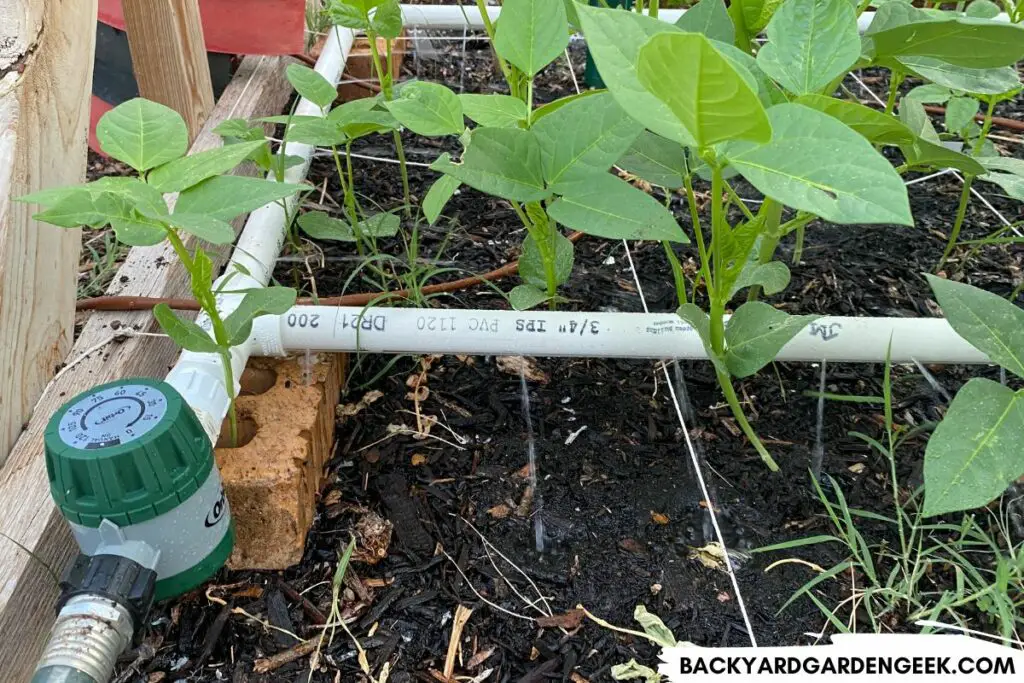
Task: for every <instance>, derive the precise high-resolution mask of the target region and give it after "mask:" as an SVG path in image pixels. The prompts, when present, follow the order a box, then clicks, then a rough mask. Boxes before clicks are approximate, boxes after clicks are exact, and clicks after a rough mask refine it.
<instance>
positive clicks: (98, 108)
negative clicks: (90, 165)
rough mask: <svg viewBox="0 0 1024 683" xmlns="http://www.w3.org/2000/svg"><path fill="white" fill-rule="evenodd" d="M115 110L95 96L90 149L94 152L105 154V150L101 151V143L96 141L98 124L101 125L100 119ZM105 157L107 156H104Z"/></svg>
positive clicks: (93, 99)
mask: <svg viewBox="0 0 1024 683" xmlns="http://www.w3.org/2000/svg"><path fill="white" fill-rule="evenodd" d="M113 108H114V107H112V106H111V105H109V104H107V103H106V102H104V101H103V100H101V99H100V98H98V97H96V96H95V95H93V96H92V109H91V111H90V112H89V149H91V150H92V151H94V152H99V153H100V154H103V150H101V149H100V142H99V140H97V139H96V124H97V123H99V121H100V118H101V117H102V116H103V115H104V114H106V113H107V112H108V111H110V110H111V109H113ZM104 156H106V155H105V154H104Z"/></svg>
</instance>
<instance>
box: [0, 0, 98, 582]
mask: <svg viewBox="0 0 1024 683" xmlns="http://www.w3.org/2000/svg"><path fill="white" fill-rule="evenodd" d="M95 41H96V0H74V2H47V1H46V0H0V368H2V371H0V465H2V464H3V462H4V461H5V460H6V459H7V454H8V453H9V452H10V449H11V446H12V445H13V444H14V442H15V440H16V439H17V438H18V434H20V433H21V430H22V425H23V424H24V423H25V422H26V420H27V419H28V418H29V415H30V414H31V412H32V408H33V406H34V405H35V403H36V400H37V399H38V398H39V396H40V394H41V393H42V390H43V388H44V387H45V386H46V383H47V382H48V381H49V380H50V378H51V377H52V376H53V373H54V371H55V369H56V367H57V366H58V365H59V364H60V363H61V362H62V361H63V360H64V358H65V356H66V354H67V352H68V350H69V349H70V348H71V342H72V336H73V326H74V316H75V289H76V283H77V275H78V253H79V248H80V241H81V238H80V235H79V232H78V231H77V230H63V229H60V228H55V227H53V226H49V225H43V224H40V223H37V222H36V221H33V220H32V214H33V213H34V212H35V210H36V209H37V207H34V206H28V205H25V204H21V203H18V202H14V201H12V200H13V199H14V198H15V197H18V196H21V195H24V194H27V193H29V192H34V191H36V190H40V189H43V188H48V187H55V186H61V185H69V184H74V183H78V182H82V180H83V179H84V175H85V161H86V133H87V131H88V126H89V101H90V93H91V90H92V64H93V49H94V47H95ZM0 590H2V587H0Z"/></svg>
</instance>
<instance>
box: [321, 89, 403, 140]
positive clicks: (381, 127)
mask: <svg viewBox="0 0 1024 683" xmlns="http://www.w3.org/2000/svg"><path fill="white" fill-rule="evenodd" d="M407 85H412V83H408V84H407ZM404 89H405V88H402V90H404ZM398 92H401V91H398ZM327 120H328V121H331V122H333V123H336V124H337V125H338V126H340V128H341V131H342V132H343V133H344V134H345V135H346V136H348V137H349V138H350V139H352V140H355V139H356V138H361V137H363V136H365V135H370V134H371V133H383V132H387V131H390V130H395V129H397V128H398V121H397V120H396V119H395V117H394V116H393V115H392V114H391V112H389V111H387V110H386V109H379V108H377V100H373V99H368V98H365V99H359V100H352V101H351V102H345V103H344V104H342V105H340V106H338V107H335V108H334V109H333V110H331V113H330V114H328V115H327Z"/></svg>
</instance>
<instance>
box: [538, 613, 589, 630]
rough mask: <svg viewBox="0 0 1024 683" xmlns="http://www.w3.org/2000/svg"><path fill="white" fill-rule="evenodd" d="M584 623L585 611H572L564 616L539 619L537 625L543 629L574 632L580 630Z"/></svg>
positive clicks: (556, 615) (563, 614) (555, 615)
mask: <svg viewBox="0 0 1024 683" xmlns="http://www.w3.org/2000/svg"><path fill="white" fill-rule="evenodd" d="M582 622H583V610H581V609H571V610H569V611H568V612H564V613H562V614H553V615H551V616H550V617H537V625H538V626H540V627H541V628H564V629H565V630H566V631H572V630H573V629H575V628H578V627H579V625H580V624H581V623H582Z"/></svg>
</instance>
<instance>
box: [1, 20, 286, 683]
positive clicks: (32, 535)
mask: <svg viewBox="0 0 1024 683" xmlns="http://www.w3.org/2000/svg"><path fill="white" fill-rule="evenodd" d="M78 1H80V0H76V2H78ZM47 4H48V5H49V6H54V7H57V6H64V5H69V4H73V3H56V2H48V3H47ZM287 61H288V60H287V58H282V57H247V58H246V59H245V60H243V61H242V64H241V66H240V67H239V70H238V72H237V74H236V75H235V78H234V79H233V80H232V82H231V84H230V85H229V86H228V88H227V90H225V91H224V95H223V96H222V97H221V100H220V102H218V103H217V106H216V108H215V109H214V111H213V113H212V114H211V116H210V118H209V120H208V121H207V124H206V126H205V127H204V129H203V131H202V132H201V133H200V135H199V137H198V138H197V139H196V141H195V143H194V144H193V145H192V151H194V152H196V151H201V150H204V149H210V148H213V147H216V146H218V145H220V138H219V137H218V136H216V135H215V134H214V133H213V132H212V129H213V128H214V127H215V126H216V125H217V124H218V123H219V122H220V121H223V120H224V119H227V118H233V117H245V118H252V117H258V116H267V115H271V114H279V113H280V112H281V110H282V109H283V108H284V106H285V104H286V103H287V101H288V98H289V96H290V95H291V87H290V86H289V85H288V83H287V81H286V80H285V78H284V67H285V64H286V63H287ZM89 63H91V60H90V61H89ZM79 135H81V136H82V139H83V141H84V137H85V122H84V121H83V123H82V126H81V127H80V129H79ZM240 223H241V221H236V227H238V225H240ZM229 249H230V247H224V248H222V249H220V250H219V252H217V253H216V254H211V256H216V260H215V263H216V265H218V267H219V266H220V265H223V263H224V261H225V260H226V258H227V256H228V250H229ZM113 282H114V284H113V285H112V286H111V287H110V288H109V290H108V293H109V294H126V295H141V296H164V297H179V296H185V295H187V293H188V292H189V287H188V285H187V281H186V274H185V272H184V269H183V268H182V267H181V265H180V264H179V263H178V260H177V259H176V258H175V256H174V254H173V252H172V250H171V248H170V247H169V246H166V243H165V244H163V245H156V246H154V247H145V248H135V249H132V250H131V252H129V254H128V257H127V259H126V260H125V263H124V265H123V266H122V267H121V269H120V270H119V271H118V273H117V275H116V276H115V277H114V280H113ZM115 321H116V322H117V323H118V324H117V325H113V327H118V328H121V329H123V328H125V327H130V328H133V329H137V330H139V331H146V332H156V331H158V330H157V326H156V323H155V322H154V320H153V318H152V316H151V315H150V313H148V312H136V313H94V314H93V315H92V317H90V318H89V321H88V322H87V323H86V325H85V327H84V329H83V330H82V332H81V334H80V336H79V338H78V340H77V341H76V342H75V346H74V349H72V352H71V354H70V359H71V361H72V362H74V361H75V359H77V358H78V357H79V356H80V355H81V354H83V353H84V352H86V351H91V353H89V355H88V356H87V357H86V358H85V360H82V361H81V362H78V363H76V364H75V365H74V366H73V367H72V368H71V369H70V370H68V371H67V372H65V373H63V374H61V375H60V376H58V377H57V378H56V379H55V380H54V381H53V382H51V383H50V385H49V386H48V387H47V388H46V391H45V393H44V394H43V397H42V399H40V401H39V404H38V405H37V406H36V409H35V412H34V413H33V415H32V419H31V421H30V422H29V424H28V425H27V427H26V429H25V432H24V433H23V434H22V435H21V438H20V439H18V442H17V444H15V446H14V449H13V450H12V451H11V455H10V458H9V459H8V461H7V464H6V466H5V467H4V469H3V470H2V471H0V634H3V638H0V680H3V681H4V683H8V682H10V683H20V682H21V681H28V680H29V677H30V676H31V674H32V671H33V669H34V667H35V664H36V659H37V658H38V656H39V653H40V651H41V649H42V647H43V644H44V643H45V640H46V637H47V635H48V633H49V629H50V627H51V625H52V623H53V616H54V614H53V605H54V599H55V598H56V597H57V587H56V585H55V584H54V582H53V580H52V578H51V576H50V574H49V573H48V572H47V571H46V570H45V569H44V568H43V567H42V566H41V565H40V562H43V563H46V564H47V565H49V566H50V567H52V568H53V569H54V571H56V572H60V571H62V570H63V568H64V567H65V566H66V565H67V563H68V561H69V560H70V559H71V558H72V556H73V555H74V553H75V552H77V549H76V548H75V546H74V543H73V541H72V540H71V536H70V534H69V533H68V529H67V526H66V524H65V523H64V521H63V519H62V518H61V517H60V515H59V514H57V511H56V508H55V507H54V505H53V502H52V500H51V498H50V492H49V485H48V483H47V479H46V467H45V465H44V463H43V452H42V451H43V431H44V429H45V428H46V422H47V420H48V419H49V417H50V415H52V414H53V412H54V411H55V410H57V408H59V407H60V406H61V405H62V404H63V403H64V402H65V401H67V400H68V399H70V398H71V397H72V396H74V395H75V394H77V393H79V392H81V391H84V390H86V389H88V388H89V387H91V386H93V385H96V384H100V383H102V382H108V381H112V380H114V379H118V378H122V377H133V376H144V377H158V378H163V377H164V376H165V374H166V373H167V370H168V369H169V368H170V367H171V365H172V364H173V362H174V360H175V358H176V357H177V350H176V349H175V347H174V345H173V344H172V343H171V342H170V341H169V340H167V339H163V338H152V337H133V338H129V339H125V340H123V341H115V342H113V343H109V344H104V342H107V341H109V340H110V339H112V337H113V336H114V334H115V333H114V331H113V327H112V324H113V323H114V322H115ZM5 536H6V537H8V538H5ZM19 545H20V546H21V547H19ZM23 548H24V549H23ZM26 550H28V551H31V553H32V555H34V556H35V558H33V557H32V556H30V555H29V553H28V552H26Z"/></svg>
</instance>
